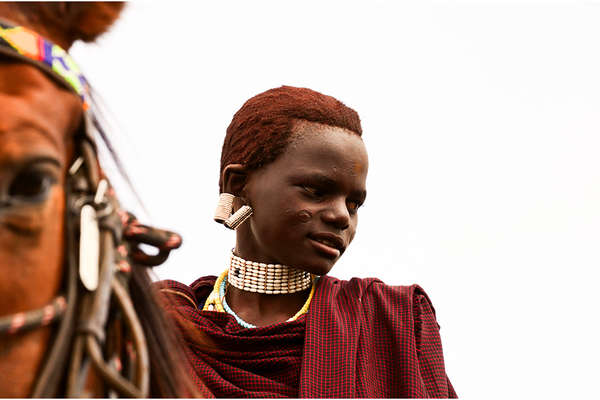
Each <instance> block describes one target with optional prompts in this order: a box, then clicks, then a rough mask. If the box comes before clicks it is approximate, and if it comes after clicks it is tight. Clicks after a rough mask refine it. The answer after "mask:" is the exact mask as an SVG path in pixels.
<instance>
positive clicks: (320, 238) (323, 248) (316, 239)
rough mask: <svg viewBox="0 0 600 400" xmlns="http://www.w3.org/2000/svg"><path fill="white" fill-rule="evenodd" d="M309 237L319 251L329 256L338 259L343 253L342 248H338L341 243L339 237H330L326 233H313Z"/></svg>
mask: <svg viewBox="0 0 600 400" xmlns="http://www.w3.org/2000/svg"><path fill="white" fill-rule="evenodd" d="M308 239H309V241H310V244H311V245H312V246H313V248H314V249H315V250H316V251H317V252H318V253H320V254H322V255H324V256H326V257H328V258H331V259H336V258H338V257H339V256H340V255H341V254H342V252H341V250H340V249H339V248H338V247H340V244H339V243H338V242H339V241H340V239H338V238H330V237H327V236H326V235H311V236H309V238H308ZM342 246H343V245H342Z"/></svg>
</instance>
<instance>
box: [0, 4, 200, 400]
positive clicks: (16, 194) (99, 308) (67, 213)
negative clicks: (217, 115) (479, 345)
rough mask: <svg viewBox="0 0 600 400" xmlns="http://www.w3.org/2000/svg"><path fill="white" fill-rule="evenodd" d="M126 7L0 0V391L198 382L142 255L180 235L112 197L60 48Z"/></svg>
mask: <svg viewBox="0 0 600 400" xmlns="http://www.w3.org/2000/svg"><path fill="white" fill-rule="evenodd" d="M122 8H123V4H122V3H48V4H43V3H30V4H28V3H0V273H1V274H2V277H1V278H0V298H1V299H2V302H0V376H2V379H1V380H0V397H23V396H26V395H30V394H33V395H34V396H43V397H50V396H56V395H63V396H80V395H100V396H107V395H110V394H112V393H114V394H117V395H126V396H142V397H146V396H148V395H153V396H169V397H173V396H177V395H182V394H187V395H191V394H195V392H193V391H191V390H193V389H191V386H189V385H188V383H187V382H186V380H185V379H184V378H182V377H183V376H184V373H183V372H182V371H181V366H180V365H181V361H180V360H177V359H176V357H177V356H178V355H179V352H178V351H179V350H178V348H177V345H176V344H177V341H176V338H175V336H174V335H173V334H172V332H171V331H170V330H169V329H166V327H167V326H168V324H167V323H166V321H165V319H164V317H162V313H161V312H160V309H159V307H158V303H157V300H156V299H155V298H154V295H153V293H152V290H151V287H150V279H149V277H148V274H147V272H146V270H145V269H144V267H143V266H142V265H155V264H158V263H160V262H161V261H164V259H165V258H166V256H167V255H168V252H169V251H170V250H171V249H172V248H176V247H178V246H179V244H180V238H179V237H178V236H177V235H176V234H173V233H170V232H166V231H160V230H154V229H152V228H149V227H146V226H143V225H140V224H139V223H138V222H137V220H135V218H134V217H133V216H132V215H130V214H127V213H124V212H123V211H121V210H120V209H119V205H118V202H117V201H116V197H115V194H114V191H113V190H112V188H111V187H110V184H109V183H108V181H107V179H106V178H105V176H104V174H103V172H102V169H101V167H100V165H99V164H98V161H97V156H96V145H95V140H96V138H97V137H98V134H100V136H103V135H102V132H101V130H102V127H101V124H100V123H99V121H98V119H97V118H96V115H95V114H94V104H93V98H92V95H91V92H90V88H89V85H88V84H87V82H86V80H85V78H84V77H83V75H81V73H80V72H79V70H78V68H77V66H76V64H75V63H74V61H73V60H72V59H71V58H70V57H69V55H68V53H67V52H66V51H67V50H68V49H69V48H70V47H71V45H72V44H73V43H74V42H75V41H76V40H84V41H93V40H94V39H95V38H96V37H98V36H99V35H100V34H102V33H103V32H105V31H106V30H107V29H108V28H109V27H110V26H111V25H112V24H113V23H114V22H115V21H116V19H117V18H118V16H119V13H120V12H121V10H122ZM139 243H149V244H151V245H154V246H155V247H157V248H158V249H159V254H158V255H156V256H148V255H146V254H145V253H143V252H142V251H141V250H140V249H139V248H138V247H137V245H138V244H139Z"/></svg>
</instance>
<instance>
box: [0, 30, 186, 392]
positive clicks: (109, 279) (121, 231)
mask: <svg viewBox="0 0 600 400" xmlns="http://www.w3.org/2000/svg"><path fill="white" fill-rule="evenodd" d="M32 43H35V46H33V47H32V45H31V44H32ZM0 55H2V56H6V57H10V58H14V59H18V60H21V61H24V62H27V63H29V64H31V65H34V66H36V67H38V68H40V69H42V70H43V71H44V72H46V73H47V74H48V75H49V76H50V77H52V79H54V80H56V81H57V82H59V83H60V84H61V85H63V86H64V87H66V88H67V89H69V90H71V91H73V92H74V93H76V94H77V95H79V96H80V97H81V99H82V104H83V108H84V124H83V129H81V132H80V133H79V134H77V135H76V138H75V141H76V142H75V160H74V162H73V164H72V165H71V167H70V169H69V171H68V177H67V185H66V202H67V203H66V212H65V224H66V268H65V274H64V278H63V282H64V284H63V292H62V293H61V294H60V295H59V296H57V297H56V298H55V299H54V300H52V302H51V303H50V304H48V305H46V306H44V307H42V308H40V309H36V310H31V311H28V312H24V313H17V314H13V315H9V316H3V317H0V335H4V334H17V333H19V332H22V331H24V330H27V329H34V328H37V327H41V326H46V325H49V324H52V323H57V327H56V329H55V333H54V336H53V340H52V343H51V345H50V346H49V350H48V351H47V353H46V357H45V362H44V364H43V366H42V368H41V371H40V373H39V375H38V377H37V381H36V383H35V385H34V389H33V392H32V396H33V397H54V396H56V395H57V394H58V393H59V392H60V391H61V390H63V391H64V395H65V396H67V397H82V396H84V397H85V396H86V395H88V396H89V393H86V392H85V384H86V380H87V378H88V374H89V372H90V366H93V368H94V370H95V371H96V372H97V373H98V375H99V377H100V378H101V379H102V381H103V383H104V389H105V390H106V396H113V395H119V396H127V397H148V395H149V376H150V371H149V369H150V366H149V357H148V348H147V345H146V339H145V336H144V332H143V329H142V324H141V322H140V319H139V318H138V315H137V314H136V311H135V309H134V306H133V302H132V298H131V294H130V292H129V284H128V282H129V281H130V279H132V274H133V273H134V269H136V268H143V267H144V266H155V265H159V264H161V263H163V262H164V261H165V260H166V259H167V257H168V255H169V252H170V251H171V250H173V249H175V248H178V247H179V246H180V245H181V238H180V236H179V235H177V234H175V233H172V232H168V231H164V230H159V229H155V228H151V227H148V226H145V225H141V224H139V223H138V221H137V220H136V219H135V217H134V216H133V215H132V214H129V213H126V212H124V211H122V210H120V208H119V204H118V202H117V199H116V197H115V193H114V190H113V189H112V187H111V186H110V184H109V183H108V180H107V179H106V178H105V177H104V176H103V173H102V171H101V169H100V167H99V163H98V155H97V148H96V145H95V136H96V135H98V131H101V129H102V127H101V125H100V123H99V122H98V119H97V118H96V115H95V113H94V109H95V105H94V103H93V100H92V97H91V93H90V89H89V86H88V84H87V81H86V80H85V78H84V77H83V75H82V74H81V72H80V71H79V69H78V67H77V65H76V64H75V63H74V61H73V60H72V59H71V57H70V56H69V55H68V54H67V53H66V52H65V51H64V50H62V49H61V48H60V47H58V46H57V45H55V44H53V43H51V42H49V41H48V40H46V39H44V38H43V37H41V36H40V35H38V34H37V33H35V32H33V31H30V30H28V29H26V28H23V27H15V26H12V25H10V24H7V23H4V22H2V21H0ZM140 244H147V245H151V246H154V247H155V248H157V249H158V253H157V254H156V255H148V254H147V253H145V252H144V251H142V250H141V249H140V248H139V245H140ZM65 365H68V368H67V371H66V374H65Z"/></svg>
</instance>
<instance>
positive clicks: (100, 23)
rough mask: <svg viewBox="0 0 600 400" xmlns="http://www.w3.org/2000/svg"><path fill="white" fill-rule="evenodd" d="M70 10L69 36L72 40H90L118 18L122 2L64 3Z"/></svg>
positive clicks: (94, 38) (122, 5) (104, 30)
mask: <svg viewBox="0 0 600 400" xmlns="http://www.w3.org/2000/svg"><path fill="white" fill-rule="evenodd" d="M65 4H66V5H67V7H68V8H72V9H71V10H70V12H69V13H70V14H71V15H72V18H71V21H70V22H71V26H69V27H68V28H69V31H70V36H71V37H70V38H71V40H72V41H73V42H74V41H76V40H83V41H84V42H92V41H94V40H96V38H97V37H98V36H100V35H101V34H103V33H104V32H106V31H107V30H108V29H109V28H110V27H111V26H112V25H113V24H114V23H115V21H116V20H117V19H118V18H119V15H120V14H121V11H122V10H123V7H124V6H125V3H123V2H89V3H88V2H73V3H68V2H66V3H65Z"/></svg>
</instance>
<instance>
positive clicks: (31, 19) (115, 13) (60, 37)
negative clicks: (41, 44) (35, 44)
mask: <svg viewBox="0 0 600 400" xmlns="http://www.w3.org/2000/svg"><path fill="white" fill-rule="evenodd" d="M124 6H125V3H124V2H67V1H63V2H50V3H44V2H0V16H2V17H3V18H5V19H7V20H8V21H12V22H13V23H16V24H17V25H25V26H27V27H28V28H30V29H33V30H34V31H37V32H38V33H39V34H41V35H43V36H46V37H47V38H48V39H50V40H51V41H53V42H54V43H56V44H58V45H60V46H61V47H63V48H64V49H66V50H68V49H69V48H70V47H71V45H72V44H73V43H74V42H75V41H77V40H83V41H84V42H92V41H94V40H96V38H97V37H98V36H100V35H101V34H103V33H104V32H106V31H107V30H108V29H109V28H110V27H111V26H112V25H113V24H114V23H115V21H116V20H117V19H118V18H119V15H120V14H121V11H122V10H123V7H124Z"/></svg>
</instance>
